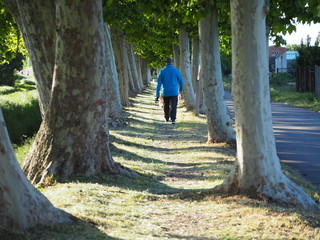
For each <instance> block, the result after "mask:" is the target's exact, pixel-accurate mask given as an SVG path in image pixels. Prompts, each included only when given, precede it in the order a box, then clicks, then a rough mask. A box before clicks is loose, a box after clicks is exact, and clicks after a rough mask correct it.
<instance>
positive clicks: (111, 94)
mask: <svg viewBox="0 0 320 240" xmlns="http://www.w3.org/2000/svg"><path fill="white" fill-rule="evenodd" d="M105 31H106V32H105V33H106V61H107V63H106V67H107V71H106V74H107V106H108V114H109V115H108V117H109V119H110V121H111V122H124V116H123V114H122V105H121V98H120V90H119V81H118V73H117V67H116V63H115V58H114V52H113V47H112V42H111V37H110V32H109V27H108V25H107V24H105Z"/></svg>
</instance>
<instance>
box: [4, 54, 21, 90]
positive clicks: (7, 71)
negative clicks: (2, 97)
mask: <svg viewBox="0 0 320 240" xmlns="http://www.w3.org/2000/svg"><path fill="white" fill-rule="evenodd" d="M24 59H25V57H24V55H23V54H22V53H17V55H16V57H15V58H13V59H12V60H11V61H10V62H9V63H7V62H5V63H3V64H1V65H0V85H7V86H14V82H15V80H16V79H17V76H16V75H15V71H16V70H21V69H22V67H23V60H24Z"/></svg>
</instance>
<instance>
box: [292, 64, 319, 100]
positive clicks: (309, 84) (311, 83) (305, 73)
mask: <svg viewBox="0 0 320 240" xmlns="http://www.w3.org/2000/svg"><path fill="white" fill-rule="evenodd" d="M296 89H297V91H298V92H311V93H314V94H316V95H317V96H320V67H319V66H315V67H310V66H307V67H298V68H297V71H296Z"/></svg>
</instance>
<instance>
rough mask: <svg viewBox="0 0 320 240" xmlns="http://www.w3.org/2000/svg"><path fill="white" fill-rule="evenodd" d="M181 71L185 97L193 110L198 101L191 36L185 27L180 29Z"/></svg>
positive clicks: (187, 105)
mask: <svg viewBox="0 0 320 240" xmlns="http://www.w3.org/2000/svg"><path fill="white" fill-rule="evenodd" d="M179 41H180V72H181V75H182V77H183V80H184V89H183V97H184V101H185V106H186V108H187V110H193V109H194V107H195V103H196V97H195V94H194V90H193V86H192V80H191V63H190V61H191V59H190V38H189V34H188V33H187V32H186V30H185V29H184V28H180V29H179Z"/></svg>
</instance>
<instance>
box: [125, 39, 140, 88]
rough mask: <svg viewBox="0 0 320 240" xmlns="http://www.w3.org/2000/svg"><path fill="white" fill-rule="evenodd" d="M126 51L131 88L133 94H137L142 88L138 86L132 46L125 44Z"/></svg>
mask: <svg viewBox="0 0 320 240" xmlns="http://www.w3.org/2000/svg"><path fill="white" fill-rule="evenodd" d="M127 51H128V60H129V65H130V69H131V75H132V82H133V87H134V89H135V93H136V94H137V93H140V92H141V91H142V88H141V86H140V84H139V77H138V70H137V64H136V59H135V57H134V52H133V46H132V44H130V43H127Z"/></svg>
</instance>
